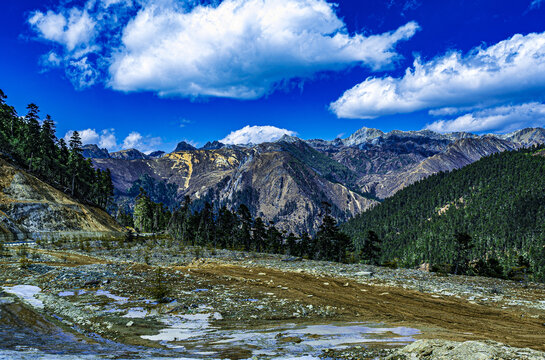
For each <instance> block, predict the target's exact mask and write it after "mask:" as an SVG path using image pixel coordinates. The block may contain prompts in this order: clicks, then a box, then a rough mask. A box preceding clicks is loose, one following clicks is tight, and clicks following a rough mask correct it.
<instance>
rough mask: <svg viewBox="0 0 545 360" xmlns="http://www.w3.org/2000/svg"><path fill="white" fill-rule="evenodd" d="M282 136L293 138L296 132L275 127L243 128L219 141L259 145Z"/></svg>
mask: <svg viewBox="0 0 545 360" xmlns="http://www.w3.org/2000/svg"><path fill="white" fill-rule="evenodd" d="M284 135H289V136H295V135H297V133H296V132H294V131H290V130H286V129H280V128H277V127H275V126H269V125H267V126H249V125H247V126H245V127H243V128H242V129H239V130H236V131H233V132H231V133H230V134H229V135H227V136H226V137H224V138H223V139H221V140H220V142H222V143H224V144H235V145H236V144H261V143H264V142H270V141H275V140H278V139H280V138H281V137H282V136H284Z"/></svg>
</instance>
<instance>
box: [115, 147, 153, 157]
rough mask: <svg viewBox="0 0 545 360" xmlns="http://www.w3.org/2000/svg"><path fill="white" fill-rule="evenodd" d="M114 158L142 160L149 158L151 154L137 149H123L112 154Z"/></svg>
mask: <svg viewBox="0 0 545 360" xmlns="http://www.w3.org/2000/svg"><path fill="white" fill-rule="evenodd" d="M110 157H111V158H112V159H119V160H142V159H149V156H147V155H146V154H144V153H143V152H141V151H138V150H136V149H128V150H121V151H117V152H114V153H111V154H110Z"/></svg>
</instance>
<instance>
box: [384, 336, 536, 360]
mask: <svg viewBox="0 0 545 360" xmlns="http://www.w3.org/2000/svg"><path fill="white" fill-rule="evenodd" d="M386 359H387V360H491V359H497V360H511V359H521V360H543V359H545V353H544V352H541V351H536V350H532V349H520V348H514V347H510V346H507V345H504V344H501V343H498V342H495V341H489V340H485V341H466V342H456V341H447V340H419V341H416V342H414V343H412V344H410V345H407V346H405V347H404V348H402V349H400V350H398V351H397V352H396V353H394V354H392V355H390V356H388V357H387V358H386Z"/></svg>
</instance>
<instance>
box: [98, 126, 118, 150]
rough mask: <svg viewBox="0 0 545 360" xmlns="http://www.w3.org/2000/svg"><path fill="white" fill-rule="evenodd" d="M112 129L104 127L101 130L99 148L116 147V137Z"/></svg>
mask: <svg viewBox="0 0 545 360" xmlns="http://www.w3.org/2000/svg"><path fill="white" fill-rule="evenodd" d="M114 132H115V130H114V129H105V130H102V132H101V134H100V140H99V142H98V146H99V147H100V148H106V149H108V150H110V149H116V148H117V139H116V137H115V133H114Z"/></svg>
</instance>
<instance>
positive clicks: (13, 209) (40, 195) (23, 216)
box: [0, 159, 122, 241]
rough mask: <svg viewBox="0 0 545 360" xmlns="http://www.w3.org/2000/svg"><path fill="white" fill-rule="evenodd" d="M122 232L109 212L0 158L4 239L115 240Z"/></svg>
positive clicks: (0, 219) (0, 222)
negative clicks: (82, 200)
mask: <svg viewBox="0 0 545 360" xmlns="http://www.w3.org/2000/svg"><path fill="white" fill-rule="evenodd" d="M121 231H122V228H121V227H120V226H119V225H118V224H117V223H116V222H115V221H114V220H113V219H112V218H111V217H110V216H109V215H108V214H107V213H106V212H104V211H102V210H100V209H98V208H95V207H91V206H86V205H82V204H80V203H78V202H76V201H74V200H73V199H71V198H70V197H69V196H67V195H65V194H64V193H62V192H61V191H59V190H57V189H55V188H53V187H52V186H50V185H48V184H46V183H44V182H42V181H41V180H39V179H37V178H36V177H34V176H32V175H29V174H28V173H26V172H25V171H23V170H21V169H18V168H15V167H14V166H12V165H10V164H9V163H8V162H6V161H4V160H2V159H0V239H3V240H7V241H16V240H25V239H28V238H31V239H35V240H37V239H50V238H53V237H56V238H59V237H60V238H86V237H113V236H119V234H120V232H121Z"/></svg>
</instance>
